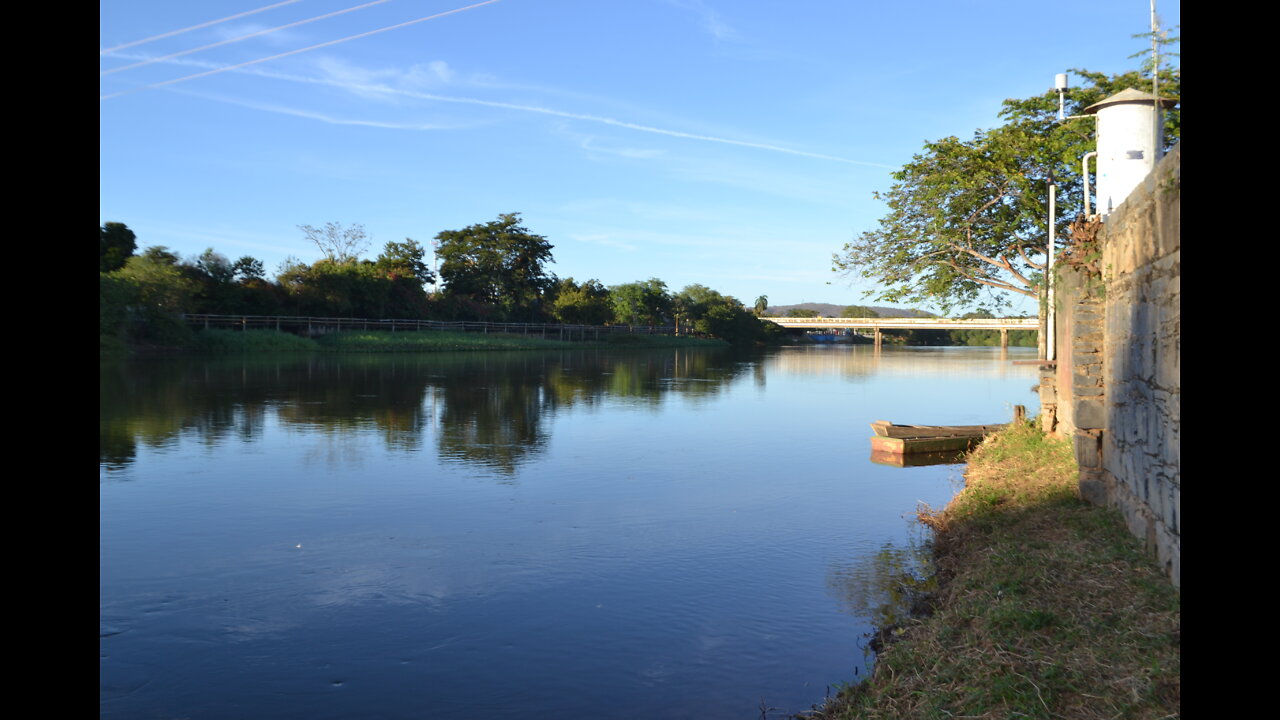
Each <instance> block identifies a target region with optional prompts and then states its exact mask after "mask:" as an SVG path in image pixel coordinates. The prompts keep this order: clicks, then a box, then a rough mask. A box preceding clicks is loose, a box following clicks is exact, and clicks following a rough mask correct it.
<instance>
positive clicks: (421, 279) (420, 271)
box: [374, 238, 436, 285]
mask: <svg viewBox="0 0 1280 720" xmlns="http://www.w3.org/2000/svg"><path fill="white" fill-rule="evenodd" d="M426 256H427V250H426V248H424V247H422V245H420V244H419V243H418V242H416V241H414V240H412V239H410V238H405V239H404V242H402V243H398V242H388V243H387V244H386V246H385V247H383V249H382V253H381V254H380V255H378V259H377V260H376V261H374V262H375V264H376V265H377V266H378V269H379V270H380V271H382V272H384V273H386V274H387V276H388V277H390V278H392V279H395V278H402V277H403V278H410V279H413V280H417V281H418V284H419V285H430V284H431V283H433V282H435V279H436V274H435V273H434V272H432V271H431V265H429V264H428V263H427V261H426Z"/></svg>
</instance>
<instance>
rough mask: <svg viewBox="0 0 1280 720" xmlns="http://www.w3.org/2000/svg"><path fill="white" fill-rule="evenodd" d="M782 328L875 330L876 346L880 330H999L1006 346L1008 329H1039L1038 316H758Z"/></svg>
mask: <svg viewBox="0 0 1280 720" xmlns="http://www.w3.org/2000/svg"><path fill="white" fill-rule="evenodd" d="M760 319H761V320H765V321H768V322H772V323H777V324H778V325H781V326H782V327H785V328H811V329H813V330H841V329H844V328H852V329H855V330H873V331H875V342H876V345H877V346H879V345H880V343H881V341H882V338H881V335H880V331H881V330H999V331H1000V346H1001V347H1008V345H1009V331H1010V330H1035V331H1036V332H1037V333H1039V331H1040V320H1039V318H966V319H963V320H958V319H957V320H953V319H950V318H882V317H876V318H822V317H816V318H815V317H807V318H800V317H762V318H760Z"/></svg>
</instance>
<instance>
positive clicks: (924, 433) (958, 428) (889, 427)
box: [871, 420, 1007, 438]
mask: <svg viewBox="0 0 1280 720" xmlns="http://www.w3.org/2000/svg"><path fill="white" fill-rule="evenodd" d="M1005 427H1007V425H1005V424H1003V423H1000V424H995V425H894V424H893V423H891V422H889V421H888V420H877V421H875V422H873V423H871V429H872V431H874V432H875V434H876V437H891V438H930V437H954V436H957V435H964V436H977V437H985V436H987V435H990V434H991V433H993V432H996V431H997V430H1002V429H1004V428H1005Z"/></svg>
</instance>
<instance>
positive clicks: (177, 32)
mask: <svg viewBox="0 0 1280 720" xmlns="http://www.w3.org/2000/svg"><path fill="white" fill-rule="evenodd" d="M296 2H302V0H284V2H278V3H276V4H275V5H268V6H266V7H260V8H258V9H257V10H248V11H246V12H242V13H238V14H236V15H228V16H227V17H224V18H222V19H220V20H210V21H209V22H205V23H200V24H199V25H192V26H191V27H185V28H182V29H181V30H173V31H171V32H167V33H161V34H160V35H152V36H151V37H149V38H143V39H141V40H134V41H133V42H127V43H125V44H123V45H117V46H115V47H113V48H107V49H106V50H99V51H98V54H99V55H106V54H107V53H110V52H115V51H116V50H123V49H125V48H128V47H133V46H134V45H141V44H143V43H149V42H151V41H152V40H161V39H164V38H167V37H173V36H174V35H181V34H182V33H184V32H190V31H192V30H199V29H200V28H206V27H209V26H210V25H217V24H218V23H224V22H226V21H228V20H235V19H236V18H242V17H245V16H248V15H253V14H255V13H260V12H262V11H264V10H271V9H272V8H278V7H280V6H282V5H291V4H293V3H296Z"/></svg>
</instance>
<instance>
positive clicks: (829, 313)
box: [764, 303, 934, 318]
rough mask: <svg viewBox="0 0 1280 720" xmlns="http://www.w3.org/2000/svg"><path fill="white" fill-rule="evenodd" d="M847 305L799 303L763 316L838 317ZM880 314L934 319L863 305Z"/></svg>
mask: <svg viewBox="0 0 1280 720" xmlns="http://www.w3.org/2000/svg"><path fill="white" fill-rule="evenodd" d="M847 307H849V306H848V305H832V304H830V303H800V304H798V305H770V306H769V307H768V309H766V310H765V311H764V314H765V315H772V316H773V317H786V315H787V311H789V310H795V309H797V308H800V309H803V310H817V311H818V314H819V315H820V316H821V317H840V313H842V312H844V309H845V308H847ZM863 307H869V308H871V309H872V310H875V311H876V312H877V313H879V314H880V317H886V318H899V317H934V315H933V313H927V312H925V311H923V310H903V309H902V308H890V307H879V306H876V305H864V306H863Z"/></svg>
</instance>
